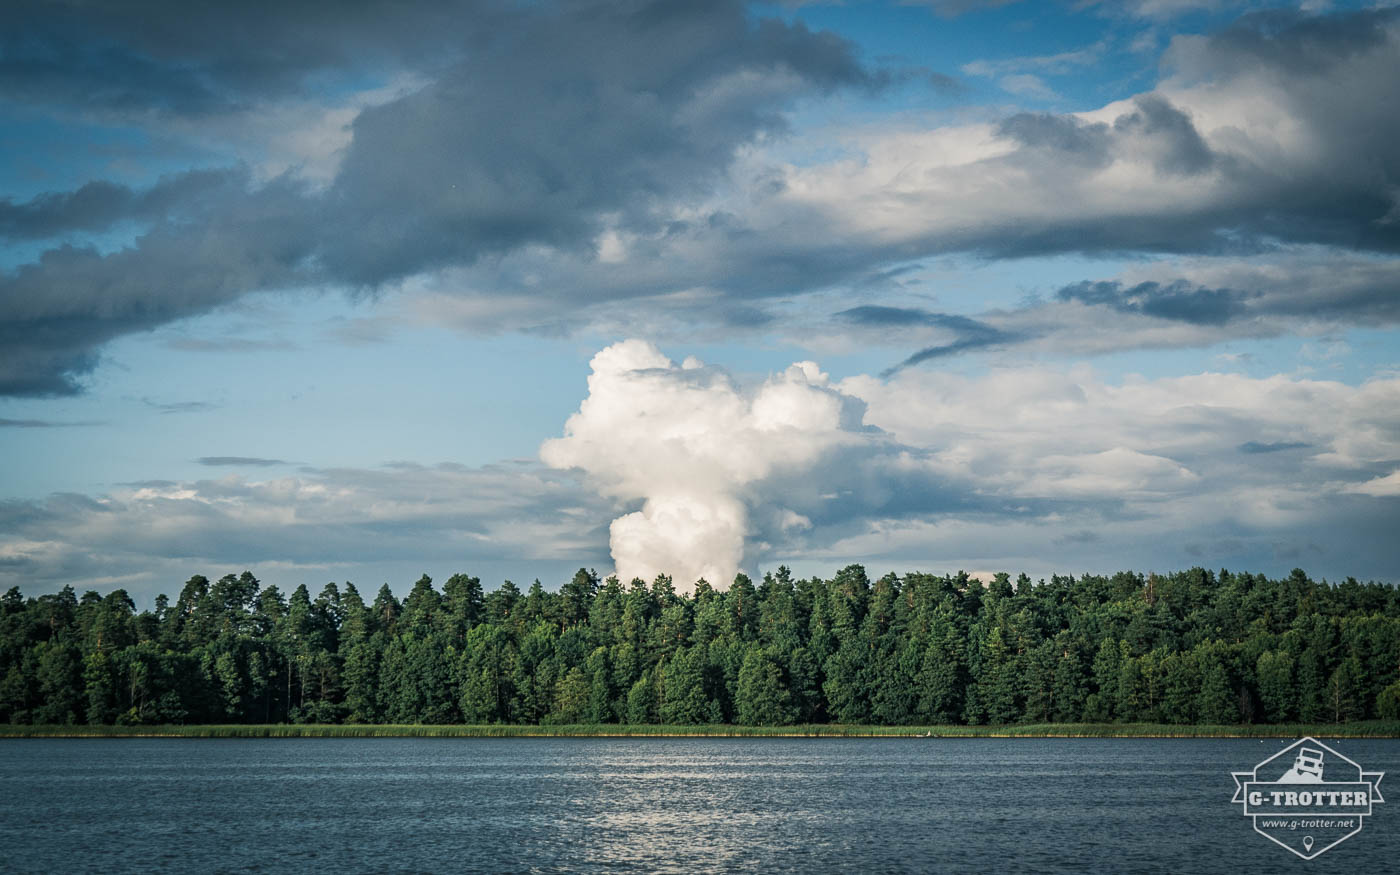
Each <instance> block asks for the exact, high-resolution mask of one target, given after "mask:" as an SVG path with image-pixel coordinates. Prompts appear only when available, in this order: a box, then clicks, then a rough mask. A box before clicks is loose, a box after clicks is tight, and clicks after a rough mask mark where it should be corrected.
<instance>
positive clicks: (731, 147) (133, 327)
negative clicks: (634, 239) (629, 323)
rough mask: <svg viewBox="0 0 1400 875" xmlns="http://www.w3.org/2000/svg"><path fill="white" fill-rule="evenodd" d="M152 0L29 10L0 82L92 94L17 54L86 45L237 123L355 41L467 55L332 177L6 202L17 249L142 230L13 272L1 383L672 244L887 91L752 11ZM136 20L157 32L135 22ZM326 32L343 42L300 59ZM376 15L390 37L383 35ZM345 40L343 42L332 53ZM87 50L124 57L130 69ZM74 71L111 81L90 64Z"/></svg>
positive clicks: (415, 95) (824, 42)
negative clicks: (813, 117) (799, 141)
mask: <svg viewBox="0 0 1400 875" xmlns="http://www.w3.org/2000/svg"><path fill="white" fill-rule="evenodd" d="M149 6H150V8H149V9H148V12H149V13H150V15H149V16H148V17H143V16H140V15H139V14H138V13H137V12H136V11H135V10H124V13H123V15H122V16H114V15H106V14H101V13H95V14H94V15H93V16H92V18H91V20H88V19H87V18H85V17H82V16H76V15H67V16H65V15H61V14H58V13H56V12H54V10H52V9H49V10H38V11H36V14H35V15H34V17H33V18H32V19H30V18H25V17H23V16H16V17H15V18H14V23H15V24H16V26H17V27H18V28H19V31H18V32H19V33H20V34H21V36H17V37H14V38H13V40H12V41H13V42H14V43H15V45H16V48H15V49H14V51H15V52H16V53H17V54H15V55H14V56H13V57H14V58H15V60H13V62H11V63H9V66H5V65H0V83H4V82H7V81H8V82H9V85H8V86H3V85H0V87H5V88H6V91H5V92H4V93H5V94H7V95H9V97H10V99H13V100H24V99H30V98H31V97H32V98H33V99H35V100H40V99H42V100H46V101H51V100H59V99H61V98H60V96H56V92H55V91H54V89H58V90H59V91H62V92H63V94H68V91H64V90H63V89H65V88H66V89H69V90H72V91H80V90H81V88H79V86H78V85H77V84H76V83H75V82H69V80H68V79H66V78H65V77H64V74H63V73H62V72H61V71H59V70H58V69H56V68H54V69H51V68H50V66H47V65H46V64H37V66H36V65H34V64H29V65H26V63H24V62H23V61H22V60H21V59H22V58H24V57H26V55H25V52H28V51H29V47H30V46H31V45H46V44H48V43H50V42H51V43H52V46H51V47H52V48H53V51H54V52H56V53H57V54H58V55H59V56H60V57H61V56H63V54H64V52H67V51H69V50H70V49H71V50H72V51H74V52H77V53H78V54H80V55H83V57H87V55H86V54H84V53H86V52H89V51H90V50H91V51H93V52H96V55H95V57H97V60H96V61H94V62H93V63H94V64H96V65H97V66H98V67H99V68H100V67H101V65H102V64H104V63H107V62H109V61H110V65H111V67H112V70H111V73H112V75H113V76H114V77H115V81H114V83H113V86H112V87H113V88H117V89H121V88H127V89H131V90H130V93H129V95H128V97H129V98H130V100H131V102H132V104H133V106H139V105H145V104H150V105H151V106H156V107H160V106H165V107H166V108H167V109H168V110H169V111H170V112H174V113H177V114H191V113H193V114H196V115H197V114H199V113H200V112H204V111H214V110H215V109H218V111H221V112H222V111H224V109H227V107H223V104H222V103H220V101H221V100H223V99H224V98H227V101H228V102H231V104H237V103H238V102H239V101H241V100H242V99H243V97H239V96H238V95H250V96H251V95H260V96H264V97H265V96H267V95H270V94H274V93H281V91H282V90H285V89H288V88H291V87H292V86H293V85H294V84H296V83H299V82H301V81H302V80H303V79H304V77H306V76H309V75H311V74H312V73H315V72H317V71H324V70H326V69H332V68H334V69H340V66H341V65H343V64H348V63H351V61H352V60H353V59H354V50H355V49H356V48H357V47H366V48H367V49H374V50H383V53H386V54H387V55H389V56H392V57H393V58H399V59H400V60H402V58H401V57H400V56H401V55H402V54H403V52H402V51H401V50H402V49H403V47H404V45H407V43H402V44H401V41H405V40H406V41H409V42H411V41H412V40H413V39H416V38H417V37H419V36H422V32H423V30H424V29H425V28H426V29H430V30H432V31H433V33H434V34H435V36H434V37H433V38H432V39H430V40H429V41H428V43H426V44H425V47H431V46H433V45H443V44H445V43H452V44H455V45H457V46H458V47H459V50H462V53H461V56H460V57H457V58H456V60H454V61H453V62H451V63H446V62H444V63H443V64H440V65H438V66H437V68H436V69H434V70H433V75H432V76H431V78H430V80H429V81H427V82H426V84H423V85H422V87H420V88H418V89H416V90H412V91H410V92H408V93H403V94H399V95H397V96H394V97H387V98H385V99H384V100H382V102H379V103H377V104H375V105H369V106H366V107H365V108H364V109H363V110H362V111H361V112H359V114H358V115H357V116H355V117H354V120H353V124H351V125H350V130H351V135H352V136H351V138H350V140H349V142H348V144H346V145H345V146H344V148H343V154H342V155H341V157H340V161H339V164H338V166H339V170H338V172H337V173H336V175H335V176H334V178H333V179H332V180H330V181H328V182H326V183H325V184H324V185H321V184H313V183H312V181H309V180H307V179H303V178H300V177H298V176H296V175H295V174H291V173H288V174H285V175H282V176H277V177H275V178H273V179H271V180H261V179H258V178H255V177H254V175H253V174H251V173H250V172H249V171H247V170H242V169H234V170H227V171H207V172H205V171H201V172H198V173H194V172H192V173H188V174H185V175H183V176H175V177H171V178H169V179H167V180H163V181H162V182H160V183H158V184H157V185H155V186H154V187H152V188H149V189H145V190H140V191H138V190H134V189H131V188H127V187H124V186H119V185H116V184H112V183H103V182H99V183H92V184H90V185H88V186H84V187H82V188H79V189H77V190H75V191H72V192H54V193H49V194H45V195H41V196H39V197H37V198H34V199H31V200H30V201H28V202H25V203H21V204H15V203H11V202H6V203H4V204H3V208H0V232H3V233H7V234H10V235H11V236H17V237H25V238H43V237H45V236H46V235H47V236H53V235H60V236H61V234H62V233H64V232H68V231H93V230H99V229H103V228H109V227H113V226H114V225H117V224H119V223H122V222H137V223H141V222H146V223H147V224H148V225H149V227H146V228H144V229H143V230H142V231H140V232H139V233H138V234H137V236H136V238H135V240H134V241H133V242H132V243H131V244H130V245H128V246H126V247H124V248H121V249H119V250H117V251H114V252H107V253H103V252H99V251H98V250H97V249H95V248H93V247H90V246H84V245H74V244H72V243H67V242H65V243H62V244H58V245H54V246H53V247H52V248H50V249H48V250H47V251H46V252H44V254H43V255H42V257H40V258H39V259H38V260H37V261H36V262H34V263H30V264H26V265H23V266H21V267H20V268H19V269H18V270H16V271H14V272H13V273H11V274H10V275H3V276H0V350H3V352H0V394H9V395H58V394H72V393H74V392H77V391H80V390H81V388H82V382H81V380H82V377H83V375H85V374H86V373H88V372H90V371H91V370H92V369H93V368H94V367H95V366H96V363H97V361H98V350H99V349H100V347H101V346H102V345H103V344H104V343H105V342H107V341H108V340H110V339H112V338H114V337H117V336H120V335H123V334H128V333H131V332H135V331H142V330H147V329H149V328H152V327H154V326H157V325H161V324H165V323H168V322H171V321H174V320H177V319H180V318H183V317H186V316H190V315H195V314H199V313H203V312H207V311H208V310H210V309H213V308H215V307H218V306H221V305H225V304H227V303H229V302H231V301H234V300H236V299H238V298H239V297H241V296H243V295H246V294H248V293H250V292H253V291H259V290H294V289H300V288H308V287H324V286H336V287H341V288H348V289H353V290H374V289H378V288H380V287H383V286H386V285H392V284H394V283H398V282H402V281H404V280H406V279H407V278H409V277H412V276H416V275H421V274H431V273H433V272H436V271H440V270H443V269H447V268H451V267H462V266H469V265H474V264H478V263H483V264H486V265H487V267H488V269H489V262H490V261H491V260H493V259H498V258H500V257H502V256H504V255H508V254H510V253H514V252H521V251H531V252H538V251H541V250H542V249H544V250H547V251H551V252H558V253H562V254H564V255H565V256H567V255H568V254H570V253H573V254H575V255H580V256H584V257H586V258H588V259H589V260H592V259H594V257H595V256H596V255H597V254H598V252H599V250H598V249H597V248H596V241H597V240H598V238H599V236H600V234H602V233H603V232H604V231H606V230H607V229H608V228H610V227H614V228H617V229H618V230H620V231H625V232H627V233H629V234H631V233H662V232H664V229H666V228H668V227H669V226H670V222H671V219H672V215H671V214H670V209H671V208H672V207H673V206H674V205H675V204H676V203H678V202H687V201H691V200H694V199H697V198H700V197H703V196H705V195H706V194H707V193H708V192H709V191H710V190H711V187H712V184H713V183H715V182H716V181H717V180H718V179H719V178H720V177H722V175H723V173H724V171H725V170H726V168H727V167H729V165H730V164H731V162H732V161H733V159H734V156H735V154H736V151H737V150H739V149H740V148H741V147H744V146H746V145H750V144H753V143H755V142H757V141H759V140H761V139H764V138H767V137H773V136H777V135H781V134H782V133H783V131H784V129H785V125H786V121H785V119H784V116H783V114H782V112H783V110H784V109H785V108H786V107H787V106H789V105H790V104H791V103H792V101H794V100H795V99H797V98H799V97H802V96H806V95H811V94H821V93H825V92H829V91H831V90H832V89H836V88H839V87H845V86H856V87H872V86H874V85H876V84H878V81H879V80H878V77H876V76H874V75H872V74H870V73H868V72H867V71H865V70H864V69H863V68H862V67H861V66H860V65H859V64H858V63H857V62H856V60H855V58H854V53H853V49H852V47H851V46H850V45H849V44H848V43H846V42H845V41H844V40H842V39H840V38H838V37H836V36H834V35H832V34H829V33H818V32H812V31H809V30H808V29H806V28H805V26H803V25H801V24H792V25H788V24H784V23H782V22H778V21H775V20H770V19H762V20H757V21H754V20H751V19H750V17H749V16H748V14H747V11H746V9H745V7H744V5H743V4H742V3H739V2H717V3H707V4H702V5H699V6H685V7H679V6H672V5H666V4H651V3H645V2H640V0H638V2H631V3H621V4H564V5H561V6H554V5H549V4H546V5H542V6H537V7H536V6H531V7H528V8H527V7H502V8H497V7H495V6H490V7H486V8H484V9H483V10H482V14H481V15H474V14H469V13H471V12H472V11H473V7H470V6H467V7H463V8H462V9H459V10H457V11H459V12H462V14H461V15H460V16H457V15H456V14H455V13H453V10H451V9H450V8H449V7H443V6H439V5H437V4H419V5H418V6H414V7H413V8H411V9H410V10H408V14H407V15H406V16H405V18H404V20H403V21H399V20H397V19H396V20H392V21H386V20H385V17H386V16H388V15H389V13H390V11H391V7H392V8H393V9H397V8H398V4H387V3H382V4H381V3H374V2H372V3H367V4H363V5H361V6H357V7H356V8H355V9H354V10H353V11H352V12H350V13H349V14H347V15H346V16H345V18H344V20H340V19H337V20H336V21H333V22H331V21H328V20H327V19H328V18H332V17H333V16H328V15H322V14H320V13H319V12H317V11H316V10H312V9H305V10H303V9H302V8H301V7H300V6H297V7H296V9H297V10H300V11H295V12H294V11H287V10H284V9H283V8H282V6H281V5H279V6H278V9H277V10H271V11H270V14H269V21H267V22H263V23H257V24H248V26H247V27H246V28H245V27H242V26H241V24H242V23H243V22H244V21H245V18H246V15H247V14H251V13H247V12H246V11H242V12H240V13H239V16H238V17H237V21H236V22H235V21H233V20H226V19H227V17H228V16H227V13H223V12H218V11H214V10H205V11H202V12H200V13H199V14H196V15H187V14H186V13H183V12H181V13H179V14H175V13H174V11H173V10H172V9H171V8H170V7H169V6H168V5H164V4H161V3H154V2H152V3H150V4H149ZM293 6H296V4H293ZM39 12H43V14H38V13H39ZM449 18H450V21H451V22H452V26H451V27H444V28H443V29H442V31H441V33H439V31H438V26H439V25H443V24H444V19H449ZM138 19H139V20H141V21H143V22H146V23H144V24H142V25H141V26H139V27H137V26H134V25H133V24H132V22H133V21H136V20H138ZM151 22H155V23H156V24H154V25H153V24H152V23H151ZM70 24H71V25H72V29H71V32H70V31H69V30H67V29H65V28H66V27H67V25H70ZM278 24H281V25H283V26H284V27H282V28H280V29H279V28H278V27H277V26H276V25H278ZM321 24H326V26H327V27H328V28H329V29H328V30H327V32H325V33H320V32H318V33H317V34H316V38H315V39H308V41H307V43H306V45H305V46H303V45H302V44H301V42H300V40H301V39H302V38H303V37H306V35H307V34H308V33H310V32H313V31H315V30H316V28H317V27H318V26H320V25H321ZM381 24H383V25H384V27H385V33H384V34H383V35H377V34H374V33H371V32H370V31H372V30H374V29H375V28H377V27H379V26H380V25H381ZM214 25H218V26H219V27H220V28H223V29H227V30H228V39H227V40H225V39H224V37H223V35H222V33H221V36H220V37H219V38H218V39H214V38H212V37H211V35H210V33H209V32H203V31H201V32H199V35H198V36H195V35H194V33H195V31H196V30H197V29H198V26H205V27H209V26H214ZM507 25H508V26H507ZM357 28H362V29H363V32H362V31H361V30H357ZM332 36H338V37H340V38H341V39H340V41H339V42H334V43H331V42H328V39H330V37H332ZM264 37H265V40H264V39H263V38H264ZM415 45H417V44H416V43H415ZM92 46H107V47H111V46H115V48H112V49H111V51H112V52H115V53H117V55H118V56H120V57H114V58H107V57H106V56H105V55H102V52H101V51H98V50H97V49H93V48H92ZM293 46H296V48H295V49H293ZM332 46H333V47H332ZM425 50H426V48H425ZM102 51H105V49H104V50H102ZM284 53H285V54H284ZM303 55H304V56H305V57H303ZM371 55H373V52H371ZM429 55H431V52H429ZM138 56H139V57H140V58H142V59H152V58H153V59H156V60H153V61H152V62H151V63H157V62H159V63H158V64H157V65H158V66H159V65H161V64H169V65H173V66H180V65H184V66H185V67H191V66H192V67H193V68H194V70H193V71H190V70H185V71H183V72H182V73H181V75H180V76H175V77H172V78H177V79H180V80H181V81H185V82H188V81H193V82H200V83H202V84H201V85H200V88H201V89H202V90H201V91H200V94H198V95H187V96H186V97H179V96H178V95H174V94H171V95H166V97H167V98H168V100H167V101H166V102H165V103H162V102H161V97H160V96H159V95H157V94H154V93H151V92H150V89H152V88H156V87H157V86H156V85H155V84H154V83H155V82H156V80H158V79H159V77H151V82H149V83H148V82H147V80H146V79H145V78H142V76H136V74H132V77H128V78H125V79H124V78H123V76H124V75H125V71H126V68H125V67H123V66H122V63H123V61H122V60H121V59H130V58H135V57H138ZM5 57H7V58H9V57H10V56H9V55H5ZM104 59H106V60H104ZM142 63H145V61H144V60H143V61H142ZM60 66H64V67H65V68H66V67H67V66H69V65H60ZM199 71H205V72H206V73H207V76H203V77H202V76H200V75H199ZM74 75H75V76H79V78H81V77H83V76H91V77H92V78H98V76H99V71H98V70H92V71H86V70H85V68H82V67H81V65H79V67H78V68H77V73H75V74H74ZM143 75H144V74H143ZM133 77H134V78H133ZM138 80H139V82H138ZM65 83H66V84H65ZM133 83H136V84H133ZM141 83H146V84H141ZM147 85H149V88H147ZM70 86H71V87H70ZM138 86H139V87H138ZM84 87H86V86H84ZM142 89H146V90H142ZM206 92H207V93H206ZM36 95H37V96H36ZM69 96H70V97H71V95H69ZM74 99H76V98H74ZM123 99H125V98H123ZM250 99H251V97H250ZM107 102H112V101H104V103H107ZM115 102H116V103H120V102H121V101H120V100H116V101H115ZM205 103H207V104H208V105H209V106H208V107H204V104H205ZM187 104H188V105H187ZM201 107H204V108H201ZM220 107H223V108H222V109H221V108H220ZM522 107H525V108H527V109H526V111H522ZM553 294H554V295H562V294H563V293H562V292H560V291H558V290H555V291H554V292H553ZM576 303H577V304H583V303H587V302H586V301H578V302H576Z"/></svg>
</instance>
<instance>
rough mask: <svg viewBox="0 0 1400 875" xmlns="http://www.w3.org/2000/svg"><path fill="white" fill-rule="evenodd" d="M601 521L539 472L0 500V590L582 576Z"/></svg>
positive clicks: (330, 473)
mask: <svg viewBox="0 0 1400 875" xmlns="http://www.w3.org/2000/svg"><path fill="white" fill-rule="evenodd" d="M606 512H607V508H606V505H601V504H599V503H597V502H595V501H594V500H593V499H592V498H591V497H590V495H589V494H588V493H586V492H583V491H582V490H580V489H579V488H578V487H577V485H576V484H573V483H572V482H570V481H569V480H568V479H567V478H562V477H560V476H558V475H557V474H554V473H551V472H549V471H545V470H543V469H541V468H540V467H539V466H538V465H537V464H534V465H531V464H523V465H521V464H501V465H491V466H486V467H482V468H466V467H463V466H460V465H450V464H444V465H436V466H418V467H417V468H414V469H404V468H396V469H345V468H333V469H323V470H307V471H304V472H302V473H301V474H299V475H298V476H294V477H281V478H273V479H246V478H244V477H240V476H229V477H223V478H220V479H217V480H196V481H179V482H171V481H152V482H149V483H135V484H127V485H124V486H122V487H120V488H118V489H116V490H114V491H112V492H110V493H108V494H105V495H101V496H97V497H88V496H83V495H75V494H56V495H52V496H50V497H48V498H46V499H43V500H9V501H0V589H3V588H8V587H10V586H14V585H21V586H24V587H25V588H26V589H27V590H28V589H31V588H35V587H37V588H41V589H45V590H47V589H51V588H54V587H57V586H62V585H63V584H64V583H72V584H73V585H74V586H79V587H86V586H95V585H99V584H101V583H102V582H103V581H105V580H121V581H123V583H120V584H111V585H125V586H127V587H128V588H129V589H132V591H133V592H140V593H144V594H145V595H146V596H148V597H149V596H152V595H154V593H155V592H159V591H167V592H168V591H169V589H170V587H172V586H178V582H179V581H180V580H183V579H184V578H186V577H188V576H189V575H190V574H193V573H197V572H200V571H202V570H203V569H212V568H238V569H241V568H245V567H253V568H267V569H281V570H282V572H283V573H282V574H281V575H279V577H280V578H281V579H280V580H278V581H275V582H278V583H279V584H281V585H286V579H287V576H289V575H290V576H293V577H294V579H297V580H307V581H308V582H314V581H316V579H317V578H319V579H320V580H322V581H324V580H325V579H326V577H327V575H330V574H332V573H333V572H342V571H343V572H347V573H348V572H354V573H356V575H357V577H358V576H359V574H360V573H363V572H365V571H366V569H371V568H375V569H377V568H394V569H396V570H398V571H399V573H404V572H403V569H404V568H410V569H411V568H417V569H421V568H424V567H458V568H461V567H467V568H470V567H478V568H479V567H481V566H482V565H483V564H492V563H499V562H501V561H514V560H520V561H522V563H523V564H526V565H529V566H531V567H534V568H537V569H538V568H540V567H550V568H552V567H554V566H556V565H559V564H560V563H563V564H565V565H567V564H568V563H573V567H577V566H578V564H580V563H585V564H591V563H593V562H596V561H597V560H598V559H599V558H601V557H600V552H601V551H600V550H599V548H598V545H599V543H600V540H601V537H602V535H601V522H600V521H601V520H602V519H604V518H605V514H606ZM535 573H539V571H535ZM308 578H309V580H308ZM359 582H360V583H361V585H365V584H366V583H370V584H372V585H377V583H378V581H365V580H364V579H363V578H360V579H359ZM396 582H401V581H396Z"/></svg>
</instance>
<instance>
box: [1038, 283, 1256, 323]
mask: <svg viewBox="0 0 1400 875" xmlns="http://www.w3.org/2000/svg"><path fill="white" fill-rule="evenodd" d="M1055 297H1056V298H1057V299H1059V300H1061V301H1079V302H1080V303H1083V304H1088V305H1090V306H1103V307H1110V308H1112V309H1114V310H1118V311H1119V312H1122V313H1141V314H1143V315H1145V316H1156V317H1158V318H1160V319H1172V320H1178V321H1181V322H1190V323H1192V324H1195V325H1223V324H1224V323H1226V322H1228V321H1230V320H1231V319H1233V318H1235V317H1237V316H1240V315H1241V314H1243V313H1244V312H1245V305H1244V303H1243V301H1242V300H1241V297H1242V296H1241V295H1239V294H1237V293H1235V292H1232V291H1230V290H1229V289H1206V288H1200V287H1195V288H1192V287H1191V286H1190V285H1189V284H1188V283H1185V282H1182V281H1177V282H1174V283H1170V284H1168V285H1162V284H1161V283H1155V282H1145V283H1138V284H1137V285H1135V286H1133V287H1131V288H1124V286H1123V284H1122V283H1121V282H1082V283H1075V284H1074V285H1070V286H1065V287H1064V288H1062V289H1060V290H1059V291H1058V292H1056V293H1055Z"/></svg>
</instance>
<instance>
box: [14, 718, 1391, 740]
mask: <svg viewBox="0 0 1400 875" xmlns="http://www.w3.org/2000/svg"><path fill="white" fill-rule="evenodd" d="M1303 736H1318V737H1327V738H1400V723H1397V722H1395V721H1381V720H1370V721H1363V722H1357V723H1343V724H1280V725H1276V726H1275V725H1259V724H1246V725H1240V726H1216V725H1202V726H1177V725H1171V724H1160V723H1089V724H1075V723H1052V724H1027V725H1010V726H846V725H839V724H822V725H808V726H730V725H716V726H665V725H656V726H652V725H644V726H617V725H559V726H537V725H520V726H517V725H418V724H246V725H230V724H205V725H175V726H31V725H9V724H7V725H0V739H7V738H904V739H915V738H925V739H934V738H941V739H947V738H1261V739H1262V738H1301V737H1303Z"/></svg>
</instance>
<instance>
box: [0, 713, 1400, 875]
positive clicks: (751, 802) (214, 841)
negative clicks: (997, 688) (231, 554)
mask: <svg viewBox="0 0 1400 875" xmlns="http://www.w3.org/2000/svg"><path fill="white" fill-rule="evenodd" d="M1323 741H1325V742H1327V743H1328V744H1330V745H1332V746H1333V747H1335V748H1336V749H1337V750H1338V751H1340V752H1342V753H1344V754H1346V755H1347V756H1349V757H1351V758H1352V759H1354V760H1356V761H1357V762H1359V763H1361V765H1362V766H1363V767H1365V768H1366V769H1368V770H1385V771H1387V772H1390V773H1391V774H1392V775H1396V776H1400V742H1397V741H1379V740H1342V741H1339V742H1334V741H1333V740H1331V739H1323ZM1289 743H1290V742H1284V741H1279V740H1274V739H1269V740H1265V741H1263V742H1260V741H1258V740H1257V739H1254V740H1194V739H1192V740H1186V739H1082V740H1080V739H722V738H699V739H694V738H649V739H648V738H643V739H546V738H517V739H484V738H482V739H474V738H462V739H369V738H366V739H252V740H241V739H234V740H201V739H189V740H185V739H72V740H69V739H53V740H49V739H19V740H3V741H0V870H3V871H6V872H42V873H52V872H102V873H108V872H152V871H168V872H274V871H290V872H335V873H341V872H556V871H558V872H626V871H636V872H652V871H673V872H735V871H762V872H829V871H846V872H924V871H938V872H977V873H999V872H1037V873H1050V872H1066V873H1069V872H1073V873H1080V872H1229V873H1235V875H1238V873H1241V872H1243V871H1246V870H1247V871H1248V872H1250V873H1263V872H1277V871H1298V872H1302V871H1307V872H1334V871H1336V872H1341V871H1346V872H1347V873H1368V875H1379V873H1385V872H1395V871H1397V869H1400V863H1397V860H1400V812H1396V811H1392V810H1388V809H1392V808H1400V793H1397V794H1396V798H1395V802H1394V803H1392V804H1390V805H1379V806H1377V807H1376V813H1375V814H1374V815H1373V816H1372V817H1369V818H1367V820H1366V826H1365V828H1364V829H1363V831H1362V832H1361V834H1360V835H1357V836H1354V837H1352V838H1351V839H1349V840H1347V841H1346V842H1344V843H1343V844H1341V845H1339V846H1338V847H1336V848H1334V849H1332V850H1331V851H1329V852H1327V853H1326V854H1323V855H1322V856H1321V857H1318V858H1316V859H1314V860H1311V861H1306V862H1305V861H1303V860H1301V859H1298V858H1296V857H1294V856H1293V855H1292V854H1289V853H1288V852H1287V851H1285V850H1283V849H1282V848H1279V847H1277V846H1275V845H1273V844H1271V843H1270V842H1268V841H1267V840H1265V839H1264V838H1263V837H1261V836H1258V835H1256V834H1255V833H1253V832H1252V831H1251V829H1250V825H1249V821H1248V820H1247V819H1246V818H1245V817H1244V816H1243V815H1242V813H1241V810H1240V807H1239V806H1238V805H1231V804H1230V797H1231V794H1232V793H1233V791H1234V782H1233V780H1232V779H1231V777H1230V772H1231V771H1232V770H1234V771H1240V770H1244V769H1248V768H1251V767H1252V766H1253V765H1254V764H1255V763H1256V762H1258V761H1260V760H1262V759H1264V758H1265V757H1266V756H1268V755H1269V754H1271V753H1273V752H1275V751H1278V750H1280V749H1281V748H1282V747H1284V746H1286V745H1287V744H1289ZM1381 789H1382V792H1383V793H1384V792H1385V791H1386V789H1387V785H1386V783H1384V782H1383V783H1382V785H1381Z"/></svg>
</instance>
